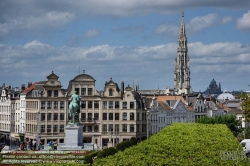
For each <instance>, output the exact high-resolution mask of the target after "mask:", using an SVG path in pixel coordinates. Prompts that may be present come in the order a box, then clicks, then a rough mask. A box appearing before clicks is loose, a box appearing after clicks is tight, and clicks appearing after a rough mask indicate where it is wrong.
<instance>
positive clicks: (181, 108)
mask: <svg viewBox="0 0 250 166" xmlns="http://www.w3.org/2000/svg"><path fill="white" fill-rule="evenodd" d="M140 92H142V91H140ZM144 95H145V94H144ZM145 101H146V106H147V109H148V111H147V116H148V122H147V124H148V126H149V127H148V135H149V136H150V135H152V134H156V133H158V132H159V131H161V130H162V129H163V128H165V127H167V126H169V125H171V124H172V123H176V122H182V123H189V122H195V120H197V119H199V118H201V117H203V116H208V117H214V116H223V115H226V114H229V115H230V114H235V115H236V116H237V118H238V119H239V120H242V127H243V128H244V127H245V126H246V124H245V122H244V118H243V117H242V109H241V106H240V105H241V101H240V100H228V101H226V102H224V103H218V101H217V100H216V99H214V98H211V97H210V98H204V97H203V96H202V94H198V95H197V96H186V97H185V98H184V97H183V96H168V95H164V94H161V93H158V94H157V95H155V94H153V95H149V94H147V95H146V96H145Z"/></svg>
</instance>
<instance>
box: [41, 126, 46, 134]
mask: <svg viewBox="0 0 250 166" xmlns="http://www.w3.org/2000/svg"><path fill="white" fill-rule="evenodd" d="M44 132H45V125H41V133H44Z"/></svg>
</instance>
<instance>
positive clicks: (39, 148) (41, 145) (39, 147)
mask: <svg viewBox="0 0 250 166" xmlns="http://www.w3.org/2000/svg"><path fill="white" fill-rule="evenodd" d="M42 149H43V143H42V142H41V141H40V143H39V145H38V150H42Z"/></svg>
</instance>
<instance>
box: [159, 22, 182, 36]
mask: <svg viewBox="0 0 250 166" xmlns="http://www.w3.org/2000/svg"><path fill="white" fill-rule="evenodd" d="M179 29H180V25H175V24H168V23H163V24H160V25H159V26H158V27H157V29H156V30H155V34H158V35H159V34H164V35H172V36H177V35H178V34H179Z"/></svg>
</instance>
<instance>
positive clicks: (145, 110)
mask: <svg viewBox="0 0 250 166" xmlns="http://www.w3.org/2000/svg"><path fill="white" fill-rule="evenodd" d="M145 111H147V108H145ZM148 117H149V111H147V139H148Z"/></svg>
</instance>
